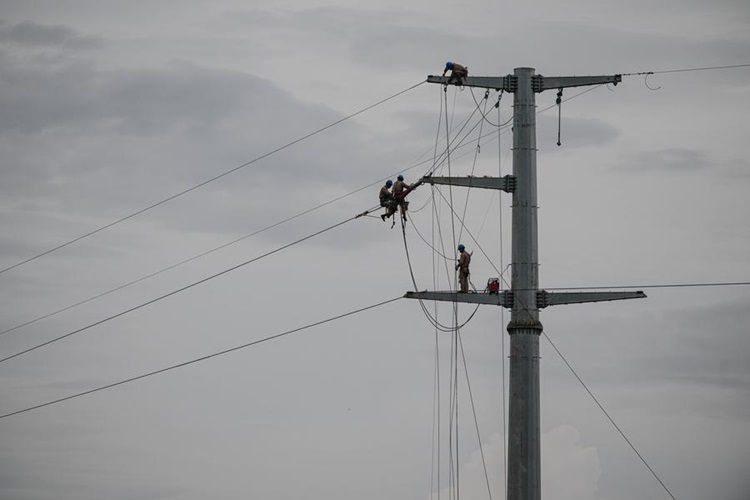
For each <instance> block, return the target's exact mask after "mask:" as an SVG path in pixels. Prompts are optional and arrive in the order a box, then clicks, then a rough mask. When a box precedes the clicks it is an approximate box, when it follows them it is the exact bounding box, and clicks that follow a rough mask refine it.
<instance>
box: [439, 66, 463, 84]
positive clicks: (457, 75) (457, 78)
mask: <svg viewBox="0 0 750 500" xmlns="http://www.w3.org/2000/svg"><path fill="white" fill-rule="evenodd" d="M448 71H450V72H451V76H450V78H449V79H448V83H452V82H459V83H460V82H461V79H462V78H465V77H467V76H469V68H468V67H466V66H462V65H460V64H458V63H454V62H450V61H448V62H447V63H445V69H444V70H443V76H445V74H446V73H447V72H448Z"/></svg>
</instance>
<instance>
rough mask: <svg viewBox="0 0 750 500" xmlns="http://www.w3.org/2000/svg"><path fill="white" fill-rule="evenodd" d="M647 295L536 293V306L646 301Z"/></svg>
mask: <svg viewBox="0 0 750 500" xmlns="http://www.w3.org/2000/svg"><path fill="white" fill-rule="evenodd" d="M645 298H646V294H645V293H643V292H642V291H641V290H638V291H637V292H547V291H544V290H541V291H539V292H537V293H536V306H537V307H538V308H539V309H544V308H545V307H548V306H557V305H563V304H584V303H587V302H608V301H612V300H627V299H645Z"/></svg>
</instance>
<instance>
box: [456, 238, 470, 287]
mask: <svg viewBox="0 0 750 500" xmlns="http://www.w3.org/2000/svg"><path fill="white" fill-rule="evenodd" d="M458 252H459V253H460V254H461V255H460V256H459V257H458V264H456V271H458V283H459V285H460V287H461V288H460V290H459V291H460V292H468V291H469V263H470V262H471V254H470V253H469V252H467V251H466V247H465V246H463V245H458Z"/></svg>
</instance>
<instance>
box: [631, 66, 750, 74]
mask: <svg viewBox="0 0 750 500" xmlns="http://www.w3.org/2000/svg"><path fill="white" fill-rule="evenodd" d="M735 68H750V64H731V65H727V66H706V67H703V68H681V69H663V70H659V71H640V72H637V73H622V76H639V75H658V74H663V73H687V72H690V71H711V70H718V69H735Z"/></svg>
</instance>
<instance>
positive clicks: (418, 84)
mask: <svg viewBox="0 0 750 500" xmlns="http://www.w3.org/2000/svg"><path fill="white" fill-rule="evenodd" d="M424 83H426V80H425V81H422V82H419V83H417V84H415V85H412V86H411V87H409V88H407V89H404V90H402V91H400V92H397V93H395V94H393V95H392V96H390V97H386V98H385V99H382V100H380V101H378V102H376V103H375V104H371V105H369V106H367V107H365V108H362V109H360V110H359V111H357V112H355V113H352V114H350V115H347V116H345V117H343V118H340V119H339V120H336V121H334V122H332V123H329V124H328V125H326V126H324V127H321V128H319V129H317V130H315V131H314V132H310V133H308V134H306V135H304V136H302V137H300V138H298V139H295V140H293V141H291V142H288V143H286V144H284V145H283V146H280V147H278V148H276V149H274V150H272V151H270V152H268V153H265V154H262V155H261V156H258V157H256V158H254V159H252V160H250V161H248V162H246V163H243V164H242V165H239V166H237V167H234V168H232V169H230V170H227V171H226V172H224V173H221V174H219V175H216V176H214V177H211V178H210V179H207V180H205V181H203V182H201V183H199V184H196V185H194V186H192V187H190V188H188V189H185V190H183V191H180V192H178V193H176V194H173V195H172V196H169V197H167V198H165V199H163V200H161V201H158V202H156V203H153V204H151V205H149V206H147V207H145V208H142V209H140V210H137V211H135V212H133V213H131V214H130V215H126V216H125V217H122V218H120V219H117V220H116V221H114V222H110V223H109V224H106V225H104V226H102V227H100V228H98V229H95V230H93V231H89V232H88V233H86V234H83V235H81V236H78V237H77V238H74V239H72V240H70V241H68V242H66V243H63V244H61V245H58V246H56V247H54V248H51V249H49V250H46V251H44V252H42V253H40V254H37V255H35V256H33V257H29V258H27V259H26V260H23V261H21V262H18V263H16V264H13V265H12V266H10V267H6V268H4V269H0V274H2V273H4V272H6V271H10V270H11V269H15V268H17V267H20V266H22V265H24V264H27V263H29V262H31V261H33V260H36V259H38V258H40V257H43V256H45V255H48V254H50V253H52V252H54V251H56V250H60V249H61V248H65V247H67V246H68V245H72V244H73V243H76V242H77V241H80V240H82V239H84V238H87V237H89V236H92V235H94V234H96V233H99V232H101V231H104V230H105V229H108V228H110V227H112V226H114V225H116V224H119V223H121V222H124V221H126V220H128V219H132V218H133V217H136V216H138V215H140V214H142V213H144V212H147V211H149V210H151V209H153V208H156V207H158V206H160V205H163V204H165V203H168V202H170V201H172V200H174V199H175V198H179V197H180V196H182V195H184V194H187V193H189V192H191V191H195V190H196V189H198V188H200V187H203V186H205V185H206V184H209V183H211V182H213V181H215V180H218V179H221V178H222V177H225V176H227V175H229V174H231V173H233V172H236V171H238V170H240V169H242V168H245V167H247V166H249V165H252V164H253V163H256V162H258V161H260V160H263V159H265V158H268V157H269V156H271V155H273V154H276V153H278V152H280V151H283V150H284V149H287V148H289V147H291V146H294V145H295V144H298V143H300V142H302V141H304V140H306V139H309V138H310V137H313V136H315V135H317V134H319V133H321V132H323V131H325V130H328V129H329V128H332V127H335V126H336V125H338V124H340V123H343V122H345V121H347V120H349V119H351V118H354V117H355V116H358V115H360V114H362V113H364V112H366V111H369V110H370V109H372V108H374V107H376V106H379V105H381V104H383V103H385V102H387V101H390V100H391V99H395V98H396V97H398V96H400V95H402V94H405V93H406V92H409V91H410V90H413V89H415V88H417V87H419V86H420V85H423V84H424Z"/></svg>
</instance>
